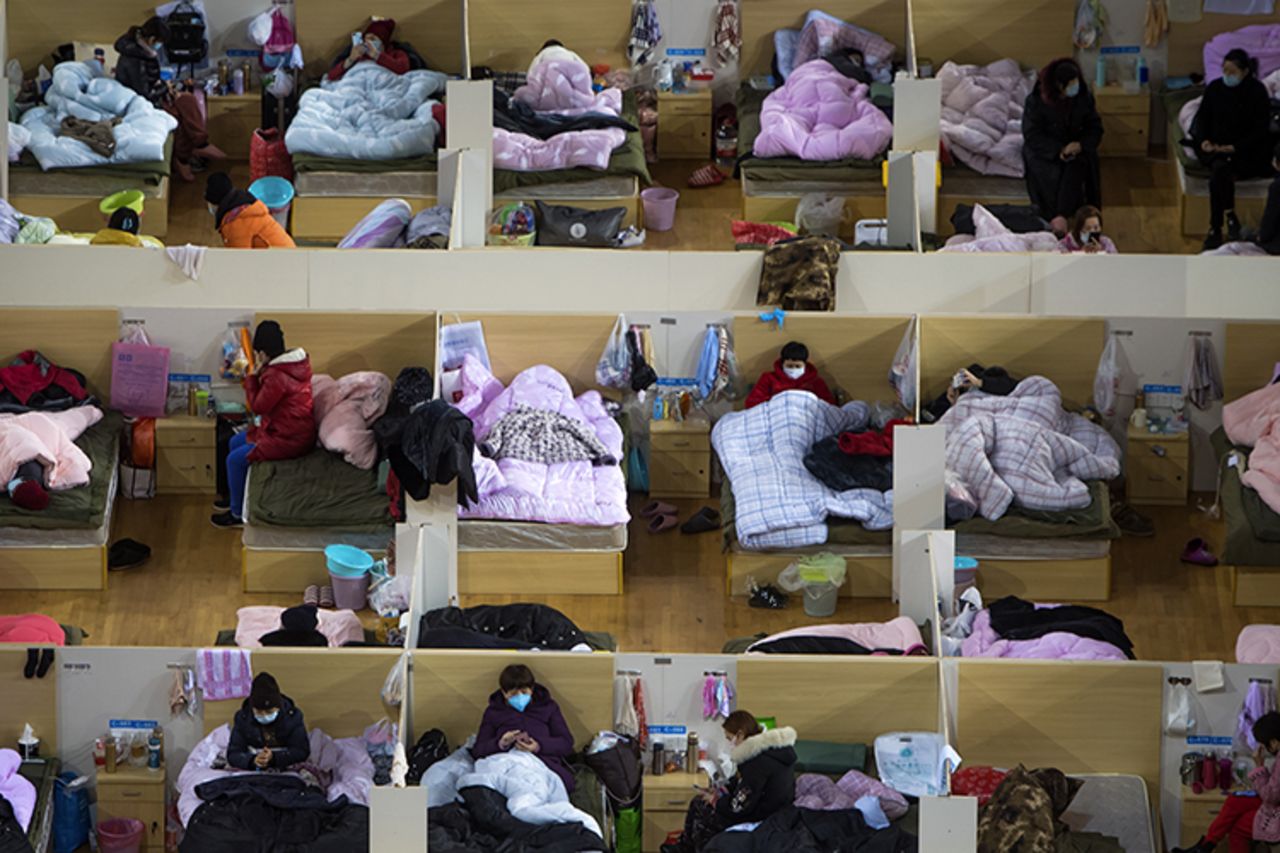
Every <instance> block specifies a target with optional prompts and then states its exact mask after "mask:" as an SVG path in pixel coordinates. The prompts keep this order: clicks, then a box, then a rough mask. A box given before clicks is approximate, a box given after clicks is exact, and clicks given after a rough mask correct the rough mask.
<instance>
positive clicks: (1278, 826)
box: [1173, 711, 1280, 853]
mask: <svg viewBox="0 0 1280 853" xmlns="http://www.w3.org/2000/svg"><path fill="white" fill-rule="evenodd" d="M1253 739H1254V740H1256V741H1257V742H1258V748H1257V749H1255V750H1254V752H1253V762H1254V764H1256V765H1257V767H1256V768H1255V769H1254V770H1253V771H1252V772H1250V773H1249V785H1250V786H1251V787H1252V788H1253V790H1252V791H1250V792H1248V793H1239V794H1232V795H1231V796H1229V797H1227V799H1226V800H1225V801H1224V802H1223V804H1222V811H1220V812H1218V816H1217V817H1216V818H1214V820H1213V823H1211V824H1209V830H1208V831H1207V832H1206V833H1205V834H1204V835H1202V836H1200V840H1199V841H1197V842H1196V843H1195V844H1193V845H1191V846H1190V847H1175V848H1174V849H1173V853H1210V851H1212V850H1216V849H1217V847H1218V845H1219V844H1221V843H1222V842H1223V841H1224V840H1226V841H1227V842H1228V844H1229V847H1230V850H1231V853H1249V851H1250V850H1253V849H1254V848H1253V842H1255V841H1265V842H1268V843H1271V844H1275V843H1277V842H1280V768H1277V767H1276V766H1275V765H1274V764H1273V765H1272V766H1271V767H1270V768H1268V767H1267V765H1266V759H1267V757H1268V756H1274V755H1275V754H1276V753H1277V752H1280V714H1277V713H1276V712H1275V711H1272V712H1270V713H1268V714H1263V715H1262V716H1261V717H1259V718H1258V721H1257V722H1256V723H1254V724H1253Z"/></svg>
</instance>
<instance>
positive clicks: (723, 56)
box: [711, 0, 742, 67]
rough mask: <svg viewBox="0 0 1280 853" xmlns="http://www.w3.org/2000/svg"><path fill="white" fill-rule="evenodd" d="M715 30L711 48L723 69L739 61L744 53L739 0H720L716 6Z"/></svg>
mask: <svg viewBox="0 0 1280 853" xmlns="http://www.w3.org/2000/svg"><path fill="white" fill-rule="evenodd" d="M715 21H716V23H715V30H714V31H713V33H714V34H713V35H712V37H711V46H712V48H714V50H715V52H716V59H717V60H719V62H720V65H721V67H724V66H725V65H729V64H730V63H733V62H737V61H738V55H739V54H740V53H741V52H742V24H741V21H740V20H739V18H738V3H737V0H720V4H719V5H718V6H716V18H715Z"/></svg>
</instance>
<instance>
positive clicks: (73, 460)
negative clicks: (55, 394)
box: [0, 406, 102, 491]
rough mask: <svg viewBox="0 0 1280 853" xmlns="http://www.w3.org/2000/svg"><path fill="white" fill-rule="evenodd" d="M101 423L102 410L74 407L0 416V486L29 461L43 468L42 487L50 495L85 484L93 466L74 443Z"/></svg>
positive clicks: (91, 407) (92, 407) (90, 407)
mask: <svg viewBox="0 0 1280 853" xmlns="http://www.w3.org/2000/svg"><path fill="white" fill-rule="evenodd" d="M100 420H102V410H101V409H98V408H96V407H94V406H78V407H76V408H74V409H68V410H67V411H65V412H27V413H25V414H21V415H0V483H7V482H9V481H10V480H12V479H13V476H14V474H16V473H17V471H18V467H19V466H20V465H23V464H25V463H27V462H30V461H31V460H33V459H37V460H39V461H40V464H41V465H43V466H44V479H45V486H46V487H48V488H49V489H51V490H53V491H62V490H65V489H74V488H76V487H77V486H83V485H85V484H86V483H88V482H89V473H90V471H92V470H93V463H92V462H90V461H89V457H88V456H86V455H85V453H84V451H83V450H81V449H80V448H79V447H76V445H75V440H76V439H77V438H79V437H80V434H81V433H83V432H84V431H85V430H87V429H88V428H89V427H91V426H93V425H94V424H96V423H97V422H98V421H100Z"/></svg>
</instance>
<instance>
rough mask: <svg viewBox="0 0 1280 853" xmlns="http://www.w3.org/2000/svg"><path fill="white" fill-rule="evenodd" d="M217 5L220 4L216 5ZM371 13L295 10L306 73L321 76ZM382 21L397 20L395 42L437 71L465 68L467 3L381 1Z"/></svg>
mask: <svg viewBox="0 0 1280 853" xmlns="http://www.w3.org/2000/svg"><path fill="white" fill-rule="evenodd" d="M215 2H216V0H215ZM366 11H367V7H363V6H348V5H346V4H345V3H337V2H333V0H305V2H298V3H297V5H296V6H295V13H294V14H295V18H296V22H297V35H298V44H299V46H300V47H301V48H302V55H303V57H304V58H305V59H306V60H307V70H308V71H310V72H314V73H317V74H318V73H321V72H323V71H324V70H326V69H327V68H328V67H329V63H330V62H331V61H332V60H333V58H334V57H336V56H337V55H338V54H339V53H340V52H341V51H342V50H344V49H345V48H346V47H349V46H350V44H351V34H352V33H353V32H356V31H358V30H362V29H363V28H364V26H365V24H367V23H368V21H369V19H368V17H367V16H366V15H365V13H366ZM372 11H373V12H374V14H376V15H378V16H379V17H381V18H393V19H394V20H395V22H396V31H395V35H394V36H393V38H394V39H395V40H396V41H401V42H408V43H409V44H411V45H413V49H414V50H416V51H417V52H418V53H419V54H420V55H421V56H422V58H423V59H425V60H426V61H427V65H428V66H429V67H431V68H432V69H434V70H436V71H444V72H445V73H448V74H461V73H462V72H463V71H464V70H465V69H464V68H463V27H462V16H463V0H379V2H378V3H377V4H376V5H375V6H373V7H372Z"/></svg>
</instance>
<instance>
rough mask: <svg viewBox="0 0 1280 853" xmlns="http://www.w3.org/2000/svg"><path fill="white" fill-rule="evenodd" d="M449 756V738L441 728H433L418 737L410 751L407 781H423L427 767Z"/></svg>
mask: <svg viewBox="0 0 1280 853" xmlns="http://www.w3.org/2000/svg"><path fill="white" fill-rule="evenodd" d="M448 757H449V739H448V738H446V737H445V736H444V732H442V731H440V730H439V729H432V730H431V731H429V732H426V733H425V734H423V736H422V737H420V738H418V742H417V743H415V744H414V745H413V750H412V751H411V752H410V753H409V772H408V773H406V774H405V775H404V778H405V781H407V782H408V783H409V784H411V785H417V784H418V783H419V782H421V781H422V777H423V776H424V775H425V774H426V772H427V768H429V767H430V766H431V765H432V764H435V763H436V762H437V761H443V760H444V759H446V758H448Z"/></svg>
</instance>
